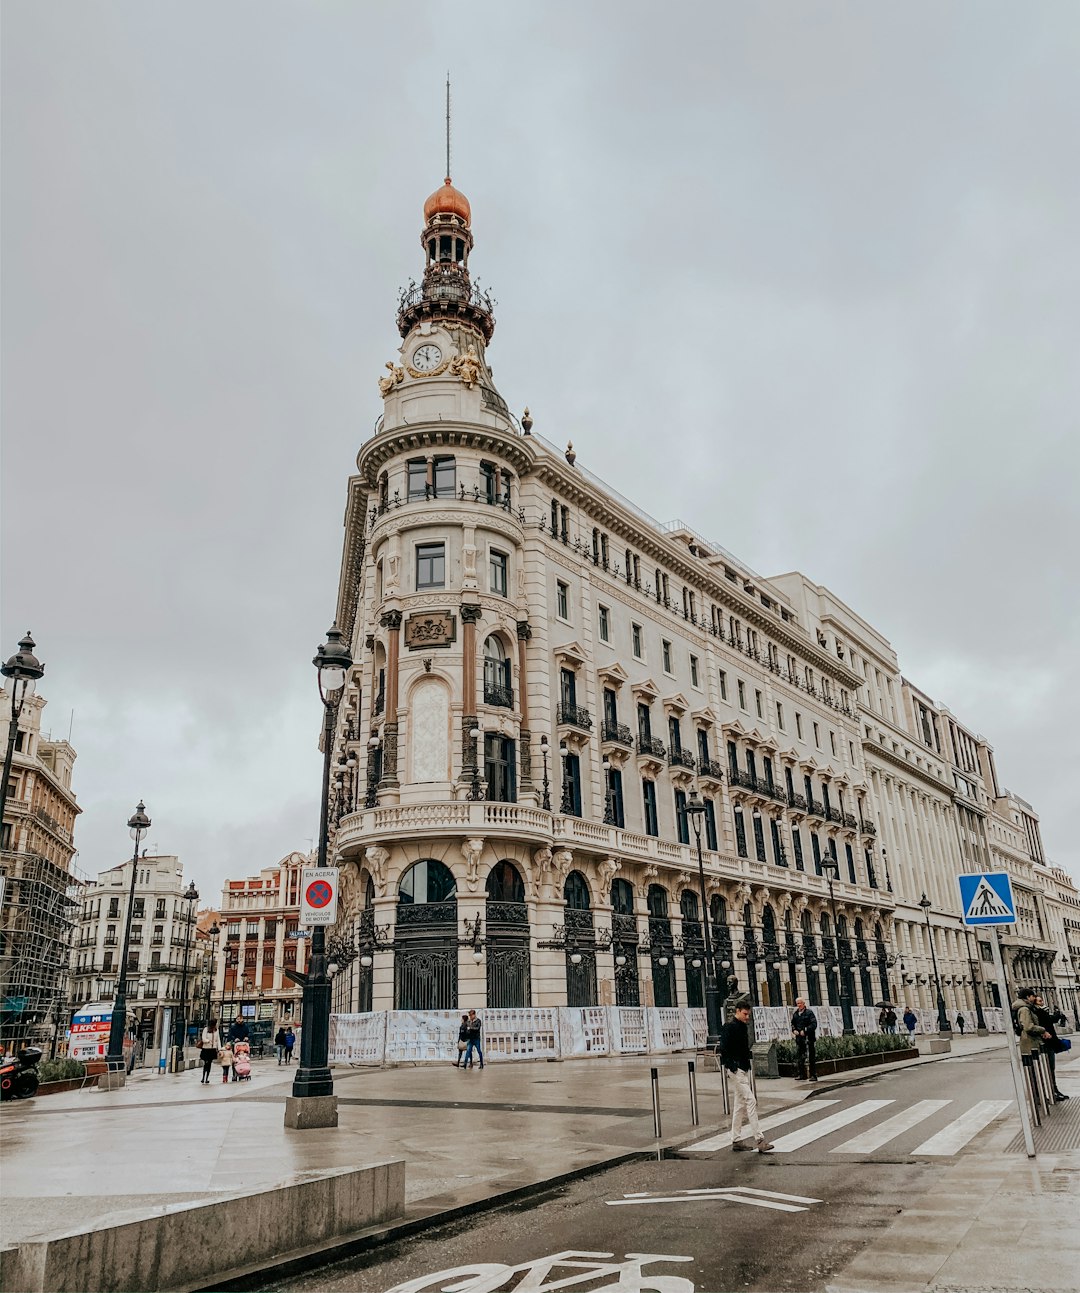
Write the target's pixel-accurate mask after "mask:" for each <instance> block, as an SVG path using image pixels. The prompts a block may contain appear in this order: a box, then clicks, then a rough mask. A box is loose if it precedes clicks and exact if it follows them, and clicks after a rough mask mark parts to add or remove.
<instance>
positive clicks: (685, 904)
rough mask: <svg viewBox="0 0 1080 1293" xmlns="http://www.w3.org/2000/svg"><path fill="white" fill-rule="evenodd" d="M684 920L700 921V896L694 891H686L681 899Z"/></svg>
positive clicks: (680, 905)
mask: <svg viewBox="0 0 1080 1293" xmlns="http://www.w3.org/2000/svg"><path fill="white" fill-rule="evenodd" d="M679 907H680V909H681V910H682V918H683V920H698V919H699V917H698V896H697V894H696V893H695V892H694V891H693V889H684V890H683V891H682V897H681V898H680V899H679Z"/></svg>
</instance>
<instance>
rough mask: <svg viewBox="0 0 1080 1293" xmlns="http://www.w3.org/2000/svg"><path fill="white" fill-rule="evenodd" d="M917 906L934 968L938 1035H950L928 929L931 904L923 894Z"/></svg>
mask: <svg viewBox="0 0 1080 1293" xmlns="http://www.w3.org/2000/svg"><path fill="white" fill-rule="evenodd" d="M919 906H920V907H921V908H922V910H923V915H924V916H925V917H926V937H927V939H928V940H929V943H930V960H931V963H932V964H933V967H934V990H935V991H936V992H937V1026H938V1032H939V1033H951V1032H952V1024H950V1023H949V1016H948V1015H947V1014H946V1013H945V994H944V993H943V992H942V990H941V976H940V975H939V974H938V968H937V951H936V950H935V948H934V931H933V930H932V929H931V928H930V908H931V907H932V906H933V903H932V902H931V901H930V899H929V898H928V897H927V896H926V894H925V893H924V894H923V896H922V897H921V898H920V899H919Z"/></svg>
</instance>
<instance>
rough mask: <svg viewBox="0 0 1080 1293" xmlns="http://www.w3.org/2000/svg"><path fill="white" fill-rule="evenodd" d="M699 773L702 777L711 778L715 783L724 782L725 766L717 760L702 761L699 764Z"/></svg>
mask: <svg viewBox="0 0 1080 1293" xmlns="http://www.w3.org/2000/svg"><path fill="white" fill-rule="evenodd" d="M698 773H699V775H700V776H702V777H709V778H711V779H712V780H713V781H723V779H724V765H723V764H722V763H718V762H717V761H716V760H715V759H702V760H701V762H700V763H699V764H698Z"/></svg>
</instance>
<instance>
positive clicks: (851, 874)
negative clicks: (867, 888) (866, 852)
mask: <svg viewBox="0 0 1080 1293" xmlns="http://www.w3.org/2000/svg"><path fill="white" fill-rule="evenodd" d="M844 854H845V856H846V858H847V870H848V879H849V880H850V881H851V883H852V884H858V877H857V876H856V875H855V854H854V853H852V851H851V845H850V844H845V845H844Z"/></svg>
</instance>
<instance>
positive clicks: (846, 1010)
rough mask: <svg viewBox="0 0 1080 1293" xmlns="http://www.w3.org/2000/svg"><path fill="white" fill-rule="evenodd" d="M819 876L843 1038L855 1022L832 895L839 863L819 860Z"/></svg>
mask: <svg viewBox="0 0 1080 1293" xmlns="http://www.w3.org/2000/svg"><path fill="white" fill-rule="evenodd" d="M821 874H822V875H823V876H824V877H825V879H826V880H827V881H828V885H829V906H830V907H831V908H832V923H833V941H834V942H835V944H836V977H837V979H838V980H839V983H840V1014H841V1017H842V1018H843V1021H844V1036H845V1037H853V1036H854V1035H855V1020H854V1018H853V1017H852V1014H851V984H850V983H849V982H848V966H847V965H846V964H845V961H844V957H843V956H842V954H841V950H840V931H839V928H838V927H837V923H836V897H835V895H834V894H833V881H834V880H836V879H837V878H838V877H839V875H840V863H839V862H838V861H837V860H836V857H835V856H834V855H833V854H832V853H827V854H826V855H825V856H824V857H823V858H822V859H821Z"/></svg>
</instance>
